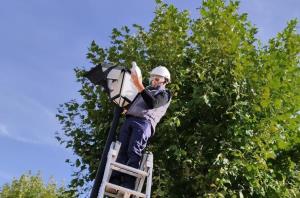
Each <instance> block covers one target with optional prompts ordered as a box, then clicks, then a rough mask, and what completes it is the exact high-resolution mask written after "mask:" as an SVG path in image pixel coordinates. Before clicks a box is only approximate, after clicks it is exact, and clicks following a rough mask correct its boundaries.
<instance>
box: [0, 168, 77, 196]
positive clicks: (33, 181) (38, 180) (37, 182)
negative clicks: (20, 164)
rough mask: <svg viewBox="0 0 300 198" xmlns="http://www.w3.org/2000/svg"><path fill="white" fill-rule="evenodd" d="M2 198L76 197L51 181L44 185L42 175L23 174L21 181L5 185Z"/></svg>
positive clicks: (0, 194)
mask: <svg viewBox="0 0 300 198" xmlns="http://www.w3.org/2000/svg"><path fill="white" fill-rule="evenodd" d="M0 197H1V198H16V197H18V198H70V197H74V196H73V195H72V193H71V192H67V189H65V188H64V187H63V186H62V187H58V186H57V184H56V182H55V181H54V180H53V179H51V180H50V181H49V182H48V184H44V182H43V180H42V177H41V175H40V174H37V175H31V173H27V174H23V175H22V176H21V177H20V178H19V179H14V180H13V181H12V182H11V184H4V185H3V186H2V187H1V188H0Z"/></svg>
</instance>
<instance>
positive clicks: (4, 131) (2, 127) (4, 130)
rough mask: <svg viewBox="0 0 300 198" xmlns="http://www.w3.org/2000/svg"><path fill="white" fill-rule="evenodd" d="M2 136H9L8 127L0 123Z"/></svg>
mask: <svg viewBox="0 0 300 198" xmlns="http://www.w3.org/2000/svg"><path fill="white" fill-rule="evenodd" d="M0 134H1V135H5V136H7V135H9V133H8V131H7V127H6V126H5V125H4V124H2V123H0Z"/></svg>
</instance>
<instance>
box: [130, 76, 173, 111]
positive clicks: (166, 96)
mask: <svg viewBox="0 0 300 198" xmlns="http://www.w3.org/2000/svg"><path fill="white" fill-rule="evenodd" d="M131 79H132V81H133V84H134V85H135V86H136V88H137V90H138V92H139V93H140V94H141V95H142V97H143V99H144V101H145V103H146V104H147V106H148V107H149V108H150V109H153V108H157V107H160V106H163V105H165V104H167V103H168V102H169V100H170V98H171V94H170V92H169V91H167V90H165V91H162V92H160V93H158V94H157V95H155V96H153V95H152V94H151V92H150V91H149V90H147V89H145V87H144V85H143V83H142V80H141V79H139V78H138V76H137V75H136V73H134V72H132V73H131Z"/></svg>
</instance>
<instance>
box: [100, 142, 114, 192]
mask: <svg viewBox="0 0 300 198" xmlns="http://www.w3.org/2000/svg"><path fill="white" fill-rule="evenodd" d="M114 145H115V143H114V142H112V143H111V145H110V149H109V152H108V155H107V162H106V165H105V170H104V174H103V179H102V183H101V186H100V190H99V193H98V198H103V197H104V193H105V186H106V184H107V182H108V180H109V178H110V177H109V175H110V174H111V173H110V172H111V169H110V163H111V160H112V153H113V148H114Z"/></svg>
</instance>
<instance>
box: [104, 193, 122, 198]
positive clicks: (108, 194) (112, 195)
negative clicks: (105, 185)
mask: <svg viewBox="0 0 300 198" xmlns="http://www.w3.org/2000/svg"><path fill="white" fill-rule="evenodd" d="M104 195H107V196H109V197H114V198H119V197H120V196H119V195H118V194H112V193H108V192H105V193H104Z"/></svg>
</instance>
